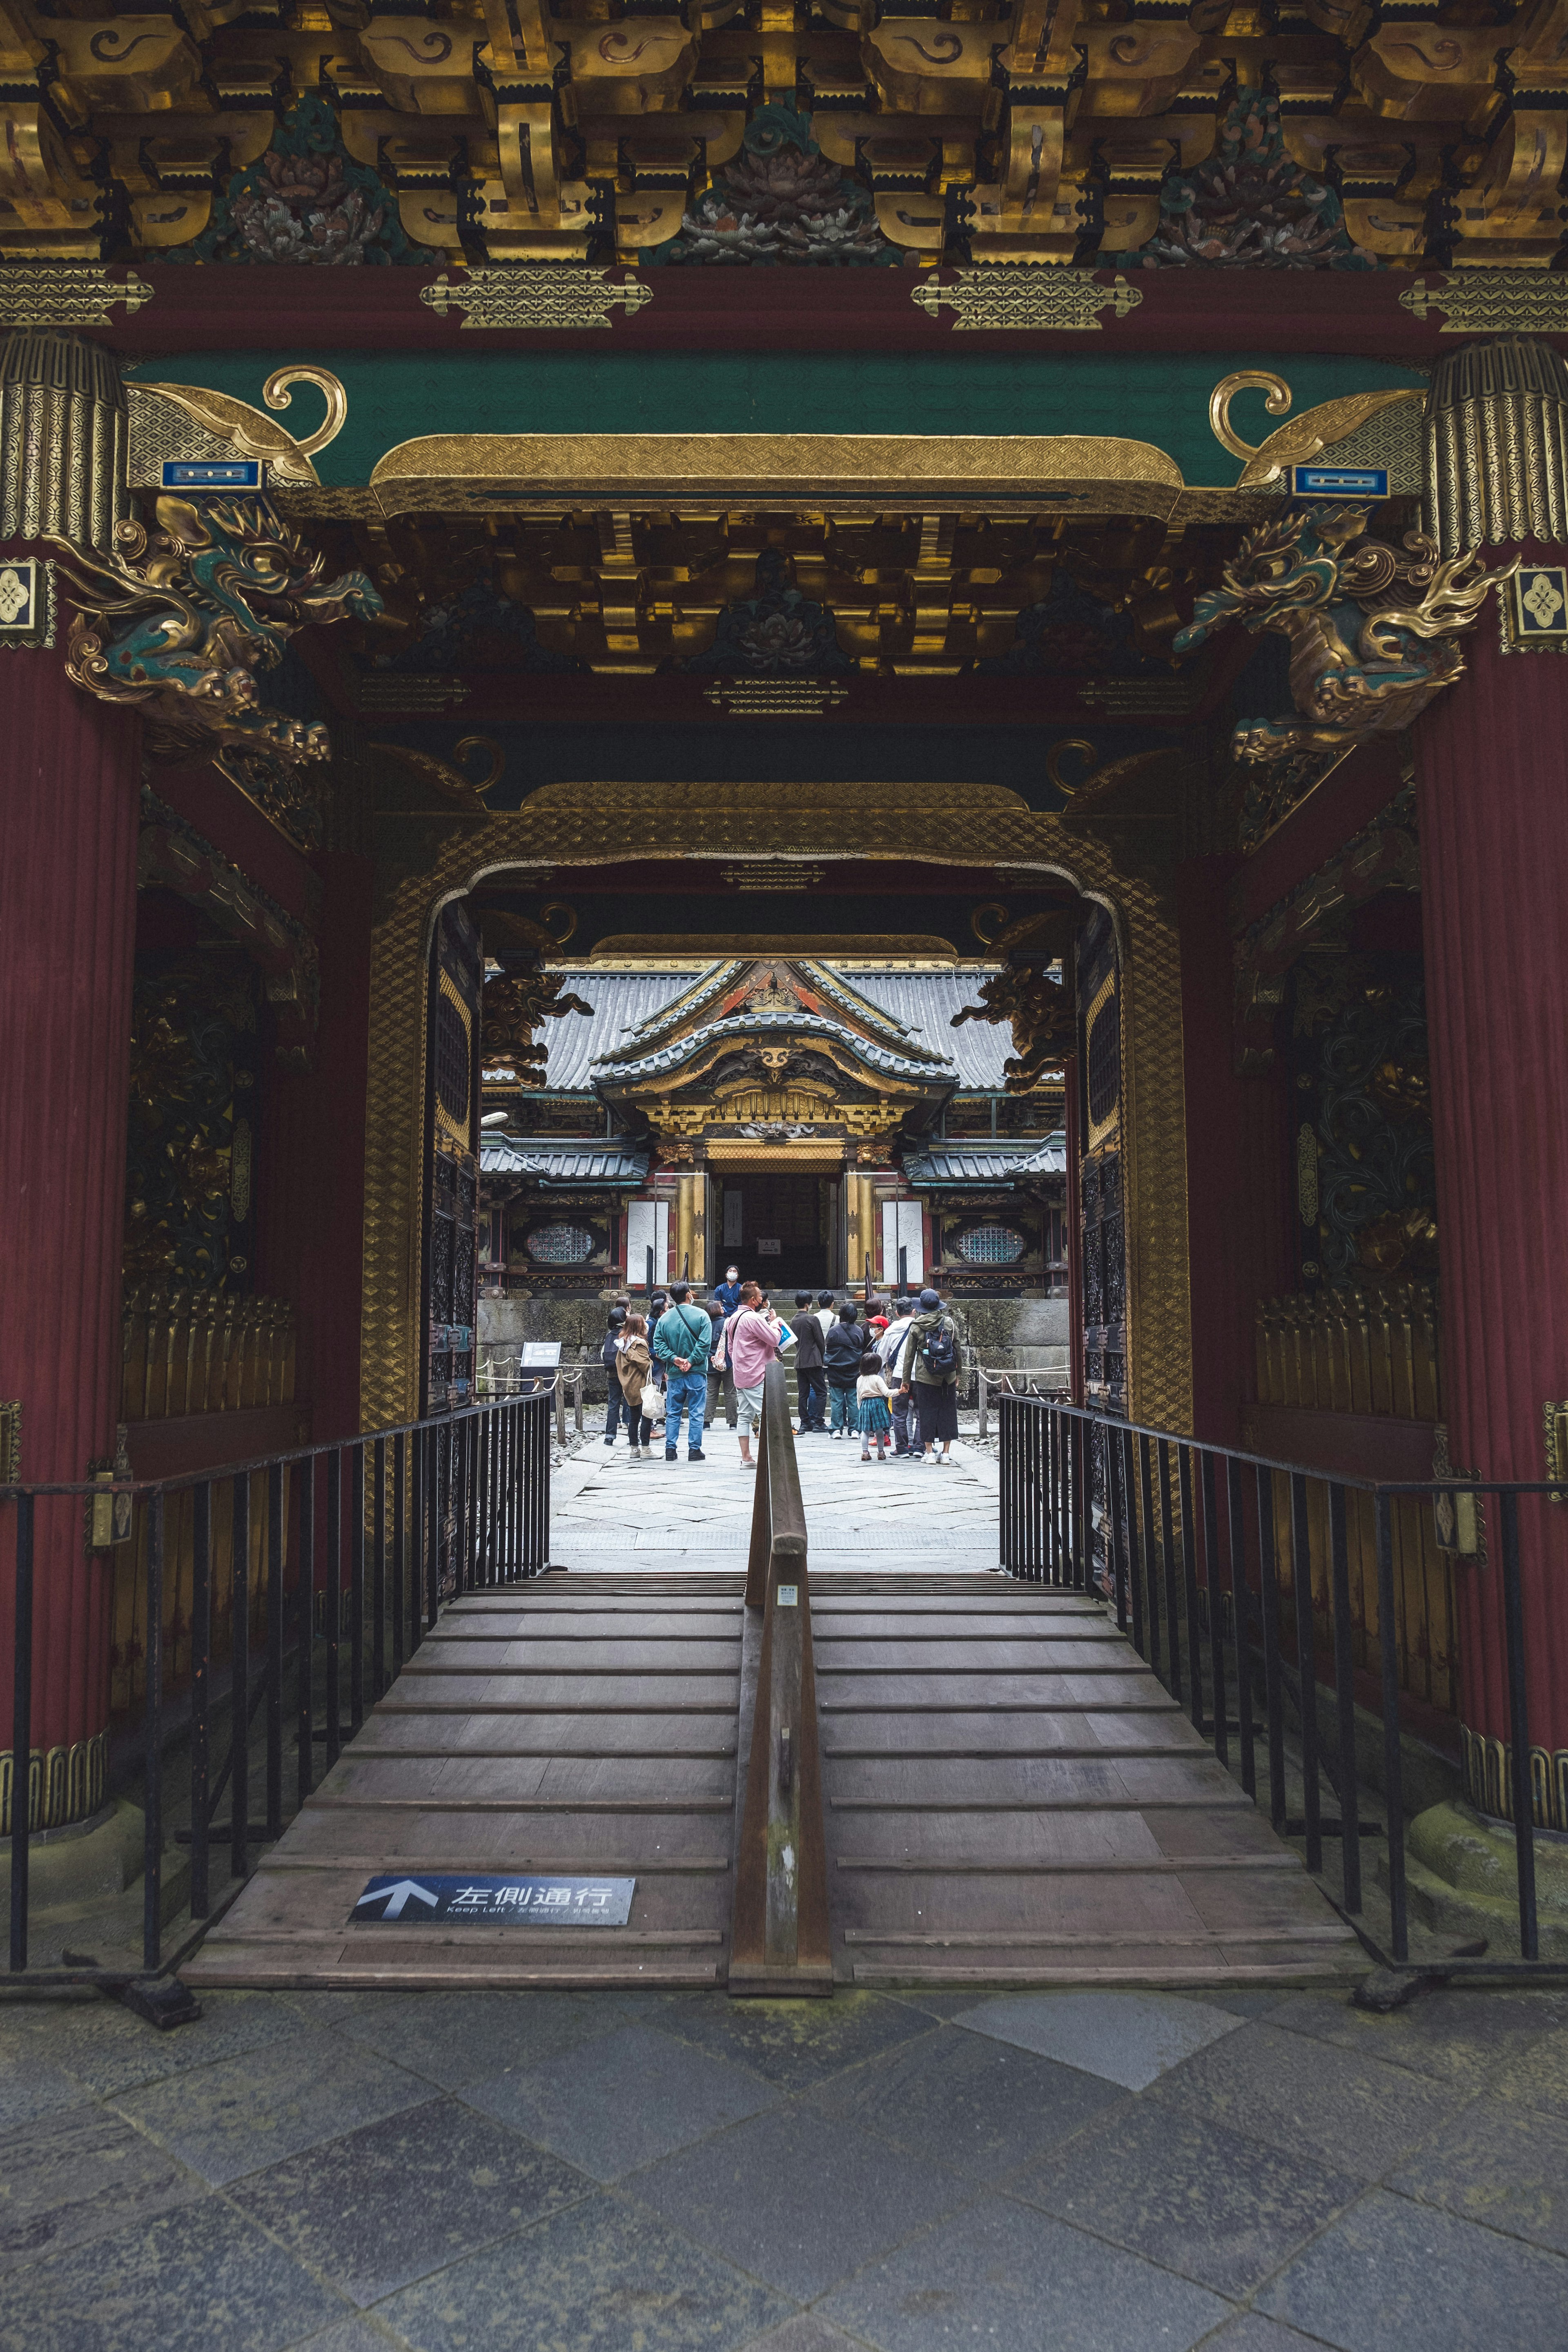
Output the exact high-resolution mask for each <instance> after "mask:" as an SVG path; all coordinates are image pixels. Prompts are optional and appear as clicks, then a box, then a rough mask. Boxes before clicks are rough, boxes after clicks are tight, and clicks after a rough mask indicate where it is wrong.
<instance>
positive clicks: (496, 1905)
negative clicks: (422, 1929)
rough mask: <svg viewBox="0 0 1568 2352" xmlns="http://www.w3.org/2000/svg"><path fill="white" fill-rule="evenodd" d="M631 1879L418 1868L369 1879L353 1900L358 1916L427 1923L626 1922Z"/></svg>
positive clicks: (595, 1924) (633, 1881)
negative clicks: (460, 1873)
mask: <svg viewBox="0 0 1568 2352" xmlns="http://www.w3.org/2000/svg"><path fill="white" fill-rule="evenodd" d="M636 1892H637V1880H636V1879H635V1878H485V1877H468V1878H452V1877H448V1876H447V1875H446V1874H444V1873H443V1874H437V1873H427V1872H424V1871H421V1872H420V1873H419V1874H418V1875H417V1876H415V1875H413V1874H409V1875H400V1874H397V1873H395V1872H393V1873H387V1874H384V1875H383V1876H381V1877H379V1878H373V1879H371V1880H370V1882H369V1884H368V1885H366V1887H365V1890H364V1893H363V1895H361V1896H360V1898H359V1901H358V1902H357V1903H356V1904H355V1905H354V1907H353V1916H354V1918H355V1920H356V1921H360V1922H363V1923H364V1924H366V1925H370V1926H374V1925H375V1924H376V1923H377V1922H378V1921H380V1920H399V1921H402V1922H403V1923H404V1924H405V1925H411V1924H418V1925H420V1926H423V1925H425V1924H426V1922H427V1921H428V1922H434V1921H436V1920H437V1919H440V1920H447V1919H471V1920H474V1921H476V1922H478V1924H479V1926H481V1927H625V1926H626V1922H627V1920H628V1919H629V1918H630V1917H631V1912H632V1896H633V1895H634V1894H635V1893H636Z"/></svg>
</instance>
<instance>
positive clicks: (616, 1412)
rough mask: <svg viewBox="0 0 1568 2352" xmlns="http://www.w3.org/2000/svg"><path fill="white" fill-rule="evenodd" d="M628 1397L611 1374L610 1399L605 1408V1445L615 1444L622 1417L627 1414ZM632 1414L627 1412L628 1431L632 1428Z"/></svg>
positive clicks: (613, 1374)
mask: <svg viewBox="0 0 1568 2352" xmlns="http://www.w3.org/2000/svg"><path fill="white" fill-rule="evenodd" d="M623 1412H626V1397H625V1396H624V1394H623V1393H622V1391H621V1384H620V1382H619V1381H618V1380H616V1376H615V1373H614V1372H612V1373H611V1374H610V1394H609V1399H608V1402H606V1404H605V1444H606V1445H613V1444H615V1442H616V1430H617V1429H619V1427H620V1425H621V1415H622V1413H623ZM631 1425H632V1417H631V1414H630V1413H629V1412H626V1427H627V1429H628V1430H629V1429H630V1428H631Z"/></svg>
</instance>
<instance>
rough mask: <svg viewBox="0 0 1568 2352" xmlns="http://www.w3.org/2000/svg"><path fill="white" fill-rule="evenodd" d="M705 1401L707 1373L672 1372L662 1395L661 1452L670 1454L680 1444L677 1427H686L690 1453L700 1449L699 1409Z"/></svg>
mask: <svg viewBox="0 0 1568 2352" xmlns="http://www.w3.org/2000/svg"><path fill="white" fill-rule="evenodd" d="M707 1402H708V1371H707V1367H706V1366H703V1367H702V1368H701V1369H700V1370H695V1369H694V1370H691V1371H689V1372H673V1371H672V1372H671V1373H670V1376H669V1386H668V1389H666V1391H665V1392H664V1450H665V1452H666V1453H667V1454H673V1453H674V1452H675V1449H676V1447H677V1446H678V1445H679V1443H680V1424H681V1422H682V1421H683V1420H684V1421H685V1423H686V1425H687V1433H688V1440H689V1446H690V1450H691V1452H692V1453H694V1454H700V1452H701V1450H702V1409H703V1407H704V1406H705V1405H706V1403H707Z"/></svg>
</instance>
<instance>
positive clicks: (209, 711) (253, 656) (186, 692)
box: [54, 498, 382, 762]
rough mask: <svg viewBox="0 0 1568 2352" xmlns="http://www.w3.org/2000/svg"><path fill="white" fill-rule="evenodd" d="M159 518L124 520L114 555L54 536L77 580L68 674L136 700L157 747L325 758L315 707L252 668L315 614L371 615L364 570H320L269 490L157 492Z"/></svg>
mask: <svg viewBox="0 0 1568 2352" xmlns="http://www.w3.org/2000/svg"><path fill="white" fill-rule="evenodd" d="M156 521H157V528H156V530H153V532H152V533H151V534H149V533H148V532H147V530H144V529H143V527H142V524H141V523H137V522H122V523H121V524H120V525H119V527H118V528H117V530H116V531H115V535H114V540H115V551H114V553H112V554H111V555H109V556H101V555H100V554H99V553H98V552H97V551H96V550H94V549H92V548H89V547H83V546H81V545H79V544H78V543H77V542H75V541H69V540H63V539H57V540H56V541H54V544H55V545H56V546H57V547H59V548H61V549H62V550H63V551H64V560H63V561H62V562H61V564H60V567H59V569H60V572H61V573H62V575H63V576H64V577H66V578H67V579H68V581H69V582H70V583H71V585H72V587H73V588H74V590H75V592H76V604H77V619H76V621H75V622H74V623H73V625H72V627H71V633H70V637H69V640H68V645H67V648H66V674H67V676H68V677H69V678H71V679H72V680H73V682H74V683H75V684H76V685H78V686H79V687H81V688H84V689H85V691H86V692H87V693H89V694H91V695H95V696H96V697H97V698H98V699H99V700H100V701H101V702H121V703H135V704H139V705H140V706H141V708H142V712H143V716H144V719H145V722H146V742H147V748H148V750H149V751H151V752H152V753H153V757H154V758H157V759H179V758H182V757H186V756H188V755H189V754H191V753H192V752H193V751H194V752H195V753H196V754H197V755H198V756H210V755H211V754H212V753H213V752H215V751H220V750H225V749H228V748H233V749H236V750H240V751H263V750H265V751H270V752H271V753H273V754H274V755H275V756H276V757H277V758H279V759H280V760H283V761H289V762H293V761H311V760H325V759H327V758H328V757H329V756H330V750H331V747H330V745H329V743H328V740H327V730H326V728H325V726H324V725H323V724H322V723H321V720H320V719H317V720H314V721H312V722H310V723H306V722H304V721H301V720H300V719H289V718H286V717H285V716H284V715H283V714H282V713H281V712H279V711H275V710H268V709H267V708H266V706H265V705H264V704H263V703H262V702H261V701H260V699H259V698H258V688H257V683H256V677H255V673H256V672H257V671H258V670H266V669H272V668H275V667H277V665H278V663H279V661H280V660H281V659H282V656H283V651H284V648H285V646H287V644H288V642H289V638H290V637H291V636H292V635H294V632H295V631H296V629H300V628H303V627H304V626H305V625H306V624H307V623H308V622H325V621H342V620H347V619H350V618H353V619H355V620H374V619H375V618H377V617H378V616H379V614H380V613H381V611H382V601H381V598H380V597H379V596H378V595H377V593H376V592H375V590H374V588H373V587H372V586H371V583H370V582H369V580H368V579H367V578H366V577H365V575H364V573H363V572H343V573H342V574H341V575H340V577H339V578H337V579H336V580H331V581H323V579H322V577H321V574H322V572H323V571H324V570H325V564H324V562H323V559H322V558H321V556H320V555H318V554H316V553H314V552H313V551H312V550H311V549H310V548H309V547H308V546H307V545H306V544H305V542H304V541H303V540H301V539H300V538H298V537H297V536H296V534H295V533H294V532H293V531H291V530H289V528H288V526H287V524H286V523H284V522H282V521H281V520H279V517H278V515H277V514H276V513H275V512H274V510H273V508H272V506H271V504H270V502H269V501H268V499H264V498H236V499H204V500H203V501H202V502H201V504H200V505H199V506H197V505H195V504H194V503H193V502H192V501H191V500H189V499H174V498H163V499H159V500H158V502H157V509H156Z"/></svg>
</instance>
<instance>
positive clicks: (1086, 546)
mask: <svg viewBox="0 0 1568 2352" xmlns="http://www.w3.org/2000/svg"><path fill="white" fill-rule="evenodd" d="M318 528H320V527H319V526H318ZM322 535H323V536H324V537H327V538H328V539H329V540H330V543H331V548H332V551H333V553H334V555H335V556H336V557H337V558H339V559H341V561H342V562H344V563H348V564H361V565H363V566H364V567H365V568H366V569H367V570H368V571H369V572H370V573H371V576H372V577H373V578H374V581H375V583H376V586H377V588H378V590H379V592H380V593H381V594H382V595H383V596H384V598H385V600H386V603H387V605H388V608H389V610H390V611H391V612H392V613H393V614H395V617H396V618H397V619H399V620H400V621H402V622H403V623H405V631H404V633H403V635H401V636H400V637H399V638H398V639H397V641H396V646H395V650H389V644H390V642H391V640H390V637H389V633H388V632H387V631H386V630H385V629H384V628H379V629H374V630H373V629H369V628H367V629H365V630H363V631H358V630H356V631H355V632H354V640H355V649H356V651H357V653H358V655H359V657H360V659H361V660H362V661H363V662H364V663H367V664H372V665H376V664H379V665H380V667H379V668H375V667H372V668H369V669H367V670H366V671H365V672H364V673H363V675H364V677H365V679H366V682H367V685H368V684H370V683H372V682H374V690H375V697H376V707H377V708H382V707H387V708H390V707H392V705H393V703H394V702H395V700H396V693H397V688H398V686H399V684H400V682H404V683H406V684H407V685H408V686H409V687H410V688H412V686H413V685H414V684H416V683H417V680H418V678H419V677H421V676H423V675H426V674H435V675H439V674H443V673H444V674H447V675H449V676H454V677H468V678H469V679H470V680H478V679H479V678H482V677H484V676H485V675H486V674H487V673H490V674H497V675H499V674H500V673H501V672H503V671H509V672H513V673H515V672H516V671H517V670H519V669H541V670H544V669H555V670H569V669H572V668H574V667H579V666H580V667H582V668H584V669H585V670H590V671H593V672H595V673H598V674H601V675H603V674H608V673H616V672H621V673H625V674H629V675H637V674H645V675H646V674H647V673H648V672H651V671H655V670H659V669H667V670H671V671H681V672H684V673H686V674H687V675H689V676H693V677H726V676H731V675H737V676H744V675H747V674H752V673H755V674H763V675H766V676H770V677H789V676H791V675H795V674H799V675H802V676H805V675H809V676H811V677H831V676H832V675H833V674H835V673H838V672H841V673H843V674H845V675H846V676H847V675H850V674H852V673H857V672H858V673H859V674H861V675H864V676H878V675H880V676H886V677H918V676H927V677H952V676H954V675H956V674H958V673H960V672H963V671H969V670H973V668H974V667H975V666H976V664H987V663H989V664H994V665H999V666H1000V670H1001V673H1002V674H1006V675H1015V674H1016V675H1034V674H1044V673H1045V671H1046V670H1047V669H1054V670H1056V671H1058V672H1060V673H1061V674H1062V675H1065V676H1068V677H1074V678H1077V679H1078V680H1079V681H1080V682H1084V683H1087V682H1088V681H1089V680H1090V679H1091V678H1104V679H1108V680H1110V681H1115V682H1119V683H1120V684H1121V689H1122V691H1123V692H1126V691H1127V690H1129V689H1131V688H1136V687H1137V681H1139V680H1143V681H1145V682H1146V683H1145V685H1144V686H1143V687H1142V688H1137V690H1138V691H1139V692H1142V693H1144V694H1148V693H1152V692H1156V691H1158V692H1163V693H1164V694H1165V695H1166V696H1167V697H1169V696H1170V695H1173V694H1174V695H1177V696H1180V695H1181V694H1183V693H1186V694H1188V695H1189V696H1190V694H1191V693H1192V691H1193V690H1194V685H1195V677H1194V665H1192V664H1190V663H1189V664H1186V665H1184V667H1183V668H1182V669H1181V670H1180V671H1178V669H1177V667H1176V664H1175V663H1174V661H1173V657H1172V655H1171V644H1172V640H1173V637H1174V635H1175V633H1176V631H1177V630H1178V629H1179V628H1181V627H1182V626H1183V625H1184V623H1185V622H1186V621H1187V620H1188V619H1189V618H1190V617H1191V614H1192V608H1193V604H1194V598H1195V597H1196V596H1197V595H1199V594H1200V593H1203V591H1204V590H1205V589H1206V588H1210V587H1213V586H1214V585H1215V583H1217V581H1218V579H1219V576H1220V572H1221V570H1222V568H1223V565H1224V562H1225V559H1226V552H1227V551H1228V543H1229V541H1230V538H1231V534H1230V533H1227V532H1226V531H1225V530H1222V529H1221V528H1219V527H1217V526H1209V525H1192V526H1187V527H1185V528H1184V527H1183V526H1182V525H1181V524H1180V523H1179V522H1171V523H1165V522H1159V521H1155V520H1148V519H1144V520H1136V519H1129V520H1121V521H1117V520H1110V521H1106V520H1095V521H1093V522H1087V521H1086V522H1079V523H1070V522H1068V520H1066V519H1064V518H1062V517H1060V516H1055V517H1033V518H1027V519H1025V520H1019V519H1017V518H1016V517H996V518H992V517H987V516H986V515H985V514H984V513H978V514H969V515H953V514H945V515H928V516H921V515H918V514H917V515H912V516H910V517H908V518H899V517H886V516H884V517H872V516H868V517H867V518H866V519H865V520H845V519H843V518H834V517H829V516H825V515H821V514H817V515H793V516H790V515H768V514H747V513H741V512H728V511H721V512H717V513H715V512H712V511H709V512H705V513H695V514H691V513H686V512H683V511H679V510H666V511H664V512H661V513H654V514H640V513H639V514H633V513H616V512H614V511H601V512H598V513H595V514H569V515H565V516H555V517H551V518H549V519H548V520H538V521H533V520H522V519H521V518H520V519H518V520H508V521H501V520H494V521H491V522H489V523H488V524H487V523H479V522H471V523H459V522H454V523H445V522H440V521H437V520H433V519H430V518H427V517H413V518H401V517H399V518H393V519H390V520H385V521H379V522H371V521H365V522H363V523H356V524H353V525H352V526H344V525H338V526H336V527H335V528H333V529H332V530H331V531H330V532H329V533H323V534H322ZM520 615H531V620H520V618H519V616H520ZM1161 680H1163V688H1162V687H1159V686H1158V685H1157V682H1158V681H1161Z"/></svg>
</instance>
